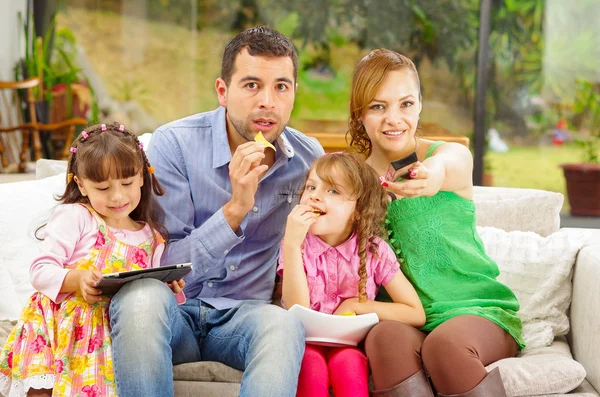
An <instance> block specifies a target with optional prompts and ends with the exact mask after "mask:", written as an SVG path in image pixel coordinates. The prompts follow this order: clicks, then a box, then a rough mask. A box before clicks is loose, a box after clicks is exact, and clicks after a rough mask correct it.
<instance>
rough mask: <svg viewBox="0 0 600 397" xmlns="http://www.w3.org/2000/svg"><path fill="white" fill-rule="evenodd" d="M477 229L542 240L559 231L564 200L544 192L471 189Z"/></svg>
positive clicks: (489, 188)
mask: <svg viewBox="0 0 600 397" xmlns="http://www.w3.org/2000/svg"><path fill="white" fill-rule="evenodd" d="M473 201H474V202H475V207H476V211H477V226H492V227H496V228H498V229H502V230H506V231H507V232H511V231H515V230H519V231H523V232H535V233H537V234H539V235H540V236H543V237H546V236H549V235H550V234H552V233H554V232H556V231H557V230H558V229H559V228H560V210H561V208H562V206H563V202H564V196H563V195H562V194H560V193H555V192H548V191H545V190H536V189H522V188H505V187H483V186H475V188H474V190H473Z"/></svg>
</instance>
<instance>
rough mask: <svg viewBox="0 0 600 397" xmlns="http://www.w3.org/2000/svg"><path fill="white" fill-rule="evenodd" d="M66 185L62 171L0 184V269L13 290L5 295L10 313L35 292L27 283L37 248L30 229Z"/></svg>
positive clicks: (45, 214) (45, 215) (45, 216)
mask: <svg viewBox="0 0 600 397" xmlns="http://www.w3.org/2000/svg"><path fill="white" fill-rule="evenodd" d="M65 185H66V175H65V173H62V174H59V175H56V176H52V177H50V178H45V179H39V180H32V181H25V182H16V183H6V184H0V197H1V198H2V205H1V206H0V247H2V249H0V268H4V269H6V271H7V273H8V275H9V276H10V280H11V281H12V287H13V288H14V291H15V293H16V294H15V296H13V297H8V298H9V299H11V300H12V301H10V302H6V304H7V305H9V306H10V307H11V309H13V312H12V313H14V310H16V311H18V312H20V310H21V308H22V307H23V306H24V305H25V303H26V302H27V300H28V299H29V297H30V296H31V294H32V293H33V292H34V289H33V287H32V286H31V283H30V282H29V266H30V265H31V262H32V261H33V259H34V258H35V257H36V256H37V255H39V252H40V251H39V241H38V240H36V239H35V237H34V236H33V232H34V231H35V229H36V228H37V227H38V226H40V225H41V224H42V223H43V222H45V221H46V220H48V218H49V216H50V211H51V210H52V208H54V207H55V206H56V205H57V204H58V202H57V201H56V196H59V195H61V194H62V193H63V192H64V190H65ZM15 299H16V301H15ZM3 303H4V302H3ZM11 318H13V319H14V316H11V315H10V313H8V315H7V313H3V314H2V315H0V319H11Z"/></svg>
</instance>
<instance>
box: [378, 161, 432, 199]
mask: <svg viewBox="0 0 600 397" xmlns="http://www.w3.org/2000/svg"><path fill="white" fill-rule="evenodd" d="M405 173H406V171H403V170H398V171H396V173H395V174H394V177H393V179H394V180H397V179H398V178H400V177H401V175H404V174H405ZM408 175H409V177H410V179H405V180H403V181H398V182H392V181H385V182H384V183H382V186H383V187H385V188H386V190H387V191H389V192H392V193H394V194H395V195H396V197H398V198H401V197H419V196H432V195H434V194H436V193H437V192H438V191H439V186H437V189H436V186H435V185H439V183H436V181H437V179H439V178H436V179H432V172H431V170H430V169H429V168H427V167H426V166H425V165H424V164H423V163H421V162H416V163H415V164H413V165H412V166H411V168H409V170H408ZM386 184H387V185H386Z"/></svg>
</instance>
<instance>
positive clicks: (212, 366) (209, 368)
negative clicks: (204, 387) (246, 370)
mask: <svg viewBox="0 0 600 397" xmlns="http://www.w3.org/2000/svg"><path fill="white" fill-rule="evenodd" d="M242 374H243V372H242V371H238V370H237V369H233V368H231V367H228V366H227V365H225V364H222V363H218V362H214V361H201V362H195V363H186V364H179V365H175V366H174V367H173V378H174V379H175V380H182V381H194V382H225V383H231V382H237V383H239V382H241V381H242Z"/></svg>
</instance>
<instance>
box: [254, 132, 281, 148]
mask: <svg viewBox="0 0 600 397" xmlns="http://www.w3.org/2000/svg"><path fill="white" fill-rule="evenodd" d="M254 140H255V141H256V142H258V143H262V144H263V146H264V147H270V148H271V149H273V150H274V151H277V149H275V146H273V144H272V143H271V142H269V141H267V140H266V139H265V137H264V136H263V134H262V132H261V131H258V134H256V136H255V137H254Z"/></svg>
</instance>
